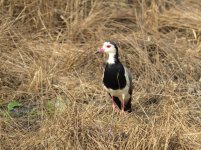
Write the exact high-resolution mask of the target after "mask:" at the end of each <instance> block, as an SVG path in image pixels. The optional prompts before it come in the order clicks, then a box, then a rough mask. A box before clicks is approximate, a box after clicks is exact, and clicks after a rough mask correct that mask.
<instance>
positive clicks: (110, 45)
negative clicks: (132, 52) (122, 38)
mask: <svg viewBox="0 0 201 150" xmlns="http://www.w3.org/2000/svg"><path fill="white" fill-rule="evenodd" d="M98 52H99V53H108V54H110V53H112V54H117V53H118V48H117V46H116V44H115V43H114V42H112V41H107V42H104V43H103V46H102V47H101V48H100V49H98Z"/></svg>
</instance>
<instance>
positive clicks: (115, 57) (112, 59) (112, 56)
mask: <svg viewBox="0 0 201 150" xmlns="http://www.w3.org/2000/svg"><path fill="white" fill-rule="evenodd" d="M117 62H119V56H118V54H117V53H109V57H108V60H107V63H108V64H115V63H117Z"/></svg>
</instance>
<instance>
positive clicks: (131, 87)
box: [124, 67, 133, 95]
mask: <svg viewBox="0 0 201 150" xmlns="http://www.w3.org/2000/svg"><path fill="white" fill-rule="evenodd" d="M124 69H125V71H126V74H125V75H127V76H128V80H129V91H128V92H129V94H130V95H131V94H132V91H133V84H132V74H131V72H130V71H129V70H128V69H127V68H126V67H124Z"/></svg>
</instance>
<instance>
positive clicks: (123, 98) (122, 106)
mask: <svg viewBox="0 0 201 150" xmlns="http://www.w3.org/2000/svg"><path fill="white" fill-rule="evenodd" d="M124 100H125V95H124V94H123V95H122V102H121V113H124V106H125V104H124Z"/></svg>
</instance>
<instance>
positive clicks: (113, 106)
mask: <svg viewBox="0 0 201 150" xmlns="http://www.w3.org/2000/svg"><path fill="white" fill-rule="evenodd" d="M112 108H113V111H114V109H115V104H114V97H113V96H112Z"/></svg>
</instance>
